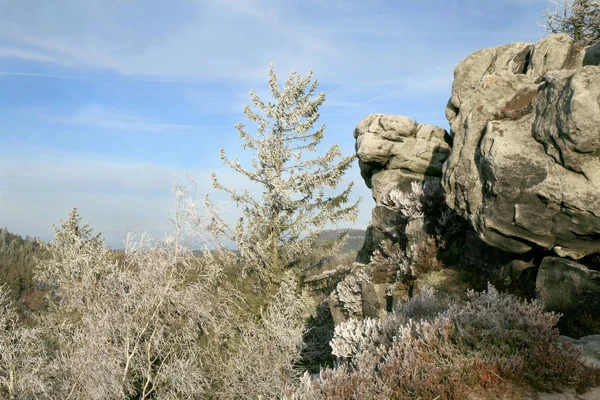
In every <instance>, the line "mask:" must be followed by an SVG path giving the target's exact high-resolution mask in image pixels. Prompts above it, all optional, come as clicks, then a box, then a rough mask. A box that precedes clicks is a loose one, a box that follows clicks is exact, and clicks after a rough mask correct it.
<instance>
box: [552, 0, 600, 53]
mask: <svg viewBox="0 0 600 400" xmlns="http://www.w3.org/2000/svg"><path fill="white" fill-rule="evenodd" d="M550 2H551V3H552V4H554V5H555V7H556V8H555V10H554V11H546V13H544V15H543V17H544V18H545V19H546V24H545V25H542V28H544V29H545V30H546V32H549V33H562V32H564V33H567V34H569V35H570V36H571V37H572V38H573V39H574V40H575V42H576V43H577V44H579V45H580V46H583V47H586V46H589V45H592V44H594V43H596V42H598V41H600V1H598V0H563V1H562V2H559V1H555V0H550Z"/></svg>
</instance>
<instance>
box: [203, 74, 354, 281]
mask: <svg viewBox="0 0 600 400" xmlns="http://www.w3.org/2000/svg"><path fill="white" fill-rule="evenodd" d="M316 90H317V81H316V80H314V81H312V71H310V72H309V73H308V75H307V76H306V77H305V78H302V77H301V76H300V75H299V74H298V73H297V72H296V71H295V70H294V71H292V72H291V74H290V76H289V77H288V79H287V81H286V82H285V85H284V86H283V88H280V87H279V85H278V82H277V76H276V75H275V72H274V69H273V64H272V63H271V66H270V69H269V91H270V93H271V96H272V100H273V101H272V102H269V103H265V102H264V101H263V100H261V99H260V98H259V97H258V96H257V95H256V94H255V93H254V91H251V92H250V97H251V99H252V103H253V105H254V107H255V110H256V111H254V110H252V109H251V108H250V106H248V105H245V106H244V114H245V115H246V117H247V118H248V119H249V120H250V121H253V122H255V123H256V124H257V125H258V127H257V131H256V134H254V135H252V134H250V133H248V132H247V131H246V129H245V127H244V125H243V124H242V123H238V124H236V125H235V127H236V129H237V130H238V132H239V136H240V138H241V139H242V140H243V142H244V143H243V148H244V149H250V150H251V151H253V152H254V155H253V157H252V162H251V163H252V168H246V167H244V166H242V164H241V163H240V162H239V161H238V159H237V158H236V159H235V160H230V159H229V158H228V157H227V155H226V154H225V151H224V150H221V159H222V160H223V161H224V163H225V164H226V165H228V166H229V167H231V168H232V169H233V170H235V171H236V172H238V173H240V174H241V175H243V176H244V177H245V178H246V179H248V180H250V181H252V182H254V183H257V184H258V185H260V186H261V187H262V189H263V192H262V198H260V199H258V198H256V197H255V196H253V195H252V194H251V193H250V192H249V191H247V190H245V191H243V192H242V191H239V190H236V189H232V188H228V187H225V186H224V185H223V184H222V183H221V182H219V181H218V180H217V177H216V176H215V175H214V174H213V181H214V186H215V187H216V188H217V189H220V190H224V191H226V192H228V193H229V194H230V196H231V198H232V200H233V201H234V202H235V203H236V205H237V206H238V207H239V208H241V211H242V213H243V217H242V218H241V219H240V220H239V222H238V224H237V226H236V227H235V229H230V230H228V229H226V228H225V227H223V223H222V222H223V221H222V220H221V219H219V218H218V217H216V216H215V218H214V219H213V222H214V224H213V225H212V226H213V228H215V229H217V230H220V232H221V233H223V234H225V235H226V236H228V237H229V239H231V240H233V241H234V242H235V243H236V245H237V246H238V250H239V251H240V255H241V258H242V260H243V262H244V264H245V265H244V267H245V268H250V269H253V270H256V271H259V272H261V273H263V274H265V275H266V276H267V277H268V278H269V279H271V280H273V279H274V280H275V281H277V280H278V278H277V276H278V275H279V274H280V273H281V271H283V270H289V269H290V268H299V267H301V266H302V263H303V261H306V260H308V259H309V257H310V256H311V255H312V254H314V252H315V251H316V250H317V248H318V246H317V245H316V241H317V237H318V235H319V233H320V232H321V231H322V230H323V228H324V226H325V225H326V224H327V223H332V224H335V223H338V222H340V221H344V220H353V221H354V220H355V219H356V216H357V213H358V201H357V202H356V203H353V204H350V201H349V195H350V192H351V189H352V184H350V185H348V186H347V187H346V188H345V189H344V190H342V191H341V192H339V193H338V194H333V193H331V191H332V190H335V189H336V188H337V186H338V185H339V184H340V182H341V180H342V177H343V175H344V173H345V172H346V171H347V170H348V168H350V167H351V165H352V162H353V161H354V159H355V156H354V155H351V156H346V157H342V158H341V159H339V157H341V151H340V148H339V146H337V145H333V146H331V147H330V148H329V150H327V151H326V152H325V153H324V154H321V155H315V156H314V157H313V158H308V157H307V153H310V152H316V151H317V146H318V145H319V143H320V142H321V140H322V139H323V132H324V129H325V126H324V125H322V126H321V127H319V128H317V129H314V128H313V126H314V125H315V123H316V122H317V119H318V118H319V107H320V106H321V105H322V104H323V102H324V101H325V94H324V93H318V94H317V93H315V91H316ZM359 201H360V200H359ZM342 240H343V238H341V239H340V240H338V241H337V242H336V243H331V244H330V245H331V246H332V247H334V246H335V245H339V244H340V243H341V242H342Z"/></svg>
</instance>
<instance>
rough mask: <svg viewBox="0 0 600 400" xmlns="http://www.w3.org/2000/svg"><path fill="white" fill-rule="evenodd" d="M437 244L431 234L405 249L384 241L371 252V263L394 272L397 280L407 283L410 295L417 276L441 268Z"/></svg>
mask: <svg viewBox="0 0 600 400" xmlns="http://www.w3.org/2000/svg"><path fill="white" fill-rule="evenodd" d="M439 246H440V245H439V244H438V243H437V242H436V240H435V239H434V238H432V237H431V236H425V238H424V239H423V240H421V241H418V242H414V243H411V244H409V245H408V246H407V248H406V250H403V249H402V246H401V245H400V244H398V243H391V242H389V241H386V242H384V243H383V244H382V245H381V246H380V249H377V250H375V251H374V252H373V257H372V263H373V264H375V265H377V266H383V267H384V268H385V269H386V270H388V271H393V272H395V274H396V279H397V281H398V282H402V283H403V284H405V285H408V287H409V294H411V295H412V286H413V284H414V282H415V280H416V279H417V278H419V277H421V276H423V275H424V274H426V273H428V272H431V271H438V270H440V269H441V268H442V266H443V264H442V262H441V261H439V260H438V259H437V253H438V251H439Z"/></svg>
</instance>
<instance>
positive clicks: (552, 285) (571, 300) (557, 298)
mask: <svg viewBox="0 0 600 400" xmlns="http://www.w3.org/2000/svg"><path fill="white" fill-rule="evenodd" d="M536 292H537V297H538V298H539V299H541V300H542V301H543V302H544V304H545V305H546V308H548V309H550V310H553V311H559V312H573V311H577V312H578V311H583V310H584V309H586V310H589V311H591V312H593V313H595V314H597V315H599V316H600V272H599V271H594V270H591V269H589V268H587V267H585V266H584V265H581V264H579V263H577V262H575V261H570V260H566V259H564V258H558V257H546V258H544V260H543V261H542V264H541V265H540V267H539V270H538V274H537V280H536Z"/></svg>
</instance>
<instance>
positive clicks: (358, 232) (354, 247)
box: [319, 229, 365, 253]
mask: <svg viewBox="0 0 600 400" xmlns="http://www.w3.org/2000/svg"><path fill="white" fill-rule="evenodd" d="M345 231H348V239H347V240H346V244H345V245H344V247H343V248H342V253H351V252H356V251H358V250H360V249H361V248H362V245H363V243H364V242H365V230H364V229H326V230H324V231H323V232H321V235H319V240H321V241H327V240H333V239H337V238H338V237H339V236H340V235H341V234H342V233H343V232H345Z"/></svg>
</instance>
